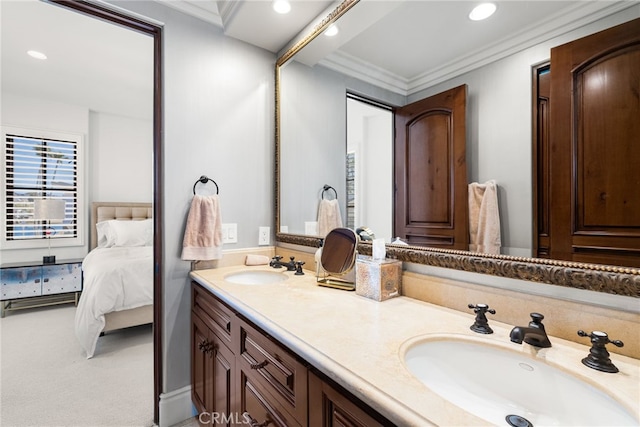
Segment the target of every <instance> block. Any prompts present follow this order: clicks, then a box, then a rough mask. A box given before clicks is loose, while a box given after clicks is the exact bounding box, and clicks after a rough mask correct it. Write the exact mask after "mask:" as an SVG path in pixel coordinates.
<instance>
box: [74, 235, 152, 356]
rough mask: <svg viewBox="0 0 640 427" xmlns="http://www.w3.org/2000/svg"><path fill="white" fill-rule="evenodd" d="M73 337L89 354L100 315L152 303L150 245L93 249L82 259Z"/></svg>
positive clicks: (100, 326)
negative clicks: (80, 294)
mask: <svg viewBox="0 0 640 427" xmlns="http://www.w3.org/2000/svg"><path fill="white" fill-rule="evenodd" d="M82 270H83V286H82V287H83V289H82V296H81V297H80V301H79V303H78V308H77V310H76V319H75V325H76V336H77V338H78V340H79V341H80V345H81V346H82V348H83V349H84V350H85V351H86V353H87V358H91V357H93V353H94V352H95V349H96V344H97V342H98V337H99V336H100V332H101V331H102V329H103V328H104V325H105V320H104V315H105V314H106V313H110V312H112V311H121V310H127V309H130V308H137V307H141V306H144V305H149V304H152V303H153V246H135V247H112V248H96V249H94V250H92V251H91V252H89V254H88V255H87V256H86V257H85V259H84V261H83V262H82Z"/></svg>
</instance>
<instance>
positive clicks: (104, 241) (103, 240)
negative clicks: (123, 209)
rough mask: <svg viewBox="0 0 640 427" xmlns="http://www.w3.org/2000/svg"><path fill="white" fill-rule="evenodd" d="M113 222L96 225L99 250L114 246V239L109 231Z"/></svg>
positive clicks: (102, 222)
mask: <svg viewBox="0 0 640 427" xmlns="http://www.w3.org/2000/svg"><path fill="white" fill-rule="evenodd" d="M112 222H113V221H101V222H99V223H97V224H96V231H97V233H98V244H97V247H99V248H110V247H112V246H113V244H114V237H113V233H112V231H111V223H112Z"/></svg>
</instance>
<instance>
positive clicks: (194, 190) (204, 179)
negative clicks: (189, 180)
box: [193, 175, 220, 195]
mask: <svg viewBox="0 0 640 427" xmlns="http://www.w3.org/2000/svg"><path fill="white" fill-rule="evenodd" d="M209 181H211V182H213V184H214V185H215V186H216V194H218V193H219V192H220V190H219V188H218V184H216V182H215V181H214V180H212V179H211V178H209V177H208V176H206V175H202V176H201V177H200V178H199V179H198V180H197V181H196V182H195V184H193V194H194V195H195V194H196V185H198V183H199V182H201V183H202V184H206V183H207V182H209Z"/></svg>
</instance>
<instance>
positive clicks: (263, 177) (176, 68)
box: [116, 1, 276, 425]
mask: <svg viewBox="0 0 640 427" xmlns="http://www.w3.org/2000/svg"><path fill="white" fill-rule="evenodd" d="M116 4H117V5H119V6H121V7H123V8H125V9H128V10H131V11H134V12H137V13H139V14H141V15H144V16H147V17H150V18H153V19H155V20H157V21H160V22H162V23H163V24H164V30H163V37H164V50H163V61H164V82H163V91H164V153H163V157H164V168H163V170H162V171H160V174H161V179H162V180H163V181H164V193H163V198H164V204H163V210H164V223H163V224H162V225H161V226H162V229H163V231H164V236H163V238H164V242H163V251H164V259H163V271H162V278H163V282H164V300H163V309H164V313H163V317H164V330H163V337H162V339H163V355H162V358H163V363H164V367H163V377H164V384H163V385H162V390H163V392H164V394H171V393H172V392H175V391H180V390H183V389H184V387H185V386H188V385H189V384H190V381H191V379H190V343H189V337H190V333H189V330H190V296H191V292H190V288H189V278H188V275H189V271H190V267H191V266H190V263H189V262H187V261H182V260H181V259H180V253H181V246H182V238H183V228H184V224H185V221H186V216H187V213H188V209H189V205H190V202H191V199H192V196H193V195H192V188H193V184H194V182H195V181H196V180H197V179H198V178H199V177H200V175H207V176H209V177H210V178H212V179H214V180H215V181H216V182H217V184H218V186H219V187H220V203H221V210H222V220H223V222H235V223H237V224H238V243H237V244H235V245H225V249H235V248H245V247H255V246H257V244H258V227H259V226H261V225H268V226H271V227H273V219H274V217H275V215H274V211H273V207H274V191H273V189H274V177H275V172H274V169H275V168H274V165H275V159H274V114H273V111H274V95H273V94H274V71H273V70H274V64H275V59H276V58H275V55H274V54H272V53H270V52H267V51H265V50H263V49H260V48H257V47H254V46H251V45H248V44H245V43H243V42H240V41H238V40H235V39H232V38H229V37H225V36H224V35H223V33H222V30H221V29H220V28H217V27H215V26H213V25H211V24H208V23H205V22H204V21H200V20H198V19H196V18H192V17H190V16H187V15H184V14H182V13H179V12H177V11H174V10H173V9H170V8H168V7H165V6H163V5H161V4H159V3H156V2H149V1H141V2H135V1H124V2H117V3H116ZM272 231H273V228H272ZM188 398H189V399H190V396H188ZM161 407H162V406H161ZM171 416H172V415H171V414H168V413H166V412H163V411H162V410H161V425H166V424H167V422H170V421H171V420H169V419H168V418H166V417H171ZM177 421H179V420H177Z"/></svg>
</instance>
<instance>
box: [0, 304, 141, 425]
mask: <svg viewBox="0 0 640 427" xmlns="http://www.w3.org/2000/svg"><path fill="white" fill-rule="evenodd" d="M74 313H75V307H74V306H73V305H59V306H52V307H47V308H40V309H30V310H21V311H15V312H9V313H7V314H6V316H5V318H3V319H0V426H2V427H22V426H38V427H58V426H60V427H71V426H78V427H80V426H82V427H92V426H105V427H125V426H135V427H137V426H152V425H153V334H152V330H151V326H150V325H146V326H141V327H136V328H130V329H127V330H124V331H121V332H117V333H110V334H107V335H105V336H103V337H101V338H100V339H99V341H98V347H97V350H96V355H95V356H94V357H93V358H92V359H86V357H85V356H84V353H83V351H82V350H81V348H80V346H79V345H78V343H77V341H76V337H75V333H74Z"/></svg>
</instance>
